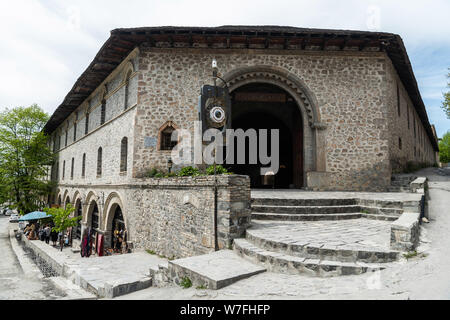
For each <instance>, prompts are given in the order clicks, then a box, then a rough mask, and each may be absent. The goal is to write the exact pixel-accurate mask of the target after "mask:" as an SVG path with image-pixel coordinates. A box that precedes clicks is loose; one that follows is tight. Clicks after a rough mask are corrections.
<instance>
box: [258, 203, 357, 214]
mask: <svg viewBox="0 0 450 320" xmlns="http://www.w3.org/2000/svg"><path fill="white" fill-rule="evenodd" d="M360 211H361V207H360V206H359V205H339V206H292V205H252V212H270V213H289V214H331V213H356V212H360Z"/></svg>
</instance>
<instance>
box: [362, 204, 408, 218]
mask: <svg viewBox="0 0 450 320" xmlns="http://www.w3.org/2000/svg"><path fill="white" fill-rule="evenodd" d="M361 212H363V213H364V212H366V213H370V214H385V215H390V216H398V217H399V216H401V215H402V213H403V209H398V208H380V207H369V206H361Z"/></svg>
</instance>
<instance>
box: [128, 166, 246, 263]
mask: <svg viewBox="0 0 450 320" xmlns="http://www.w3.org/2000/svg"><path fill="white" fill-rule="evenodd" d="M132 200H134V202H135V206H134V207H133V209H132V210H133V211H134V214H133V217H134V218H133V224H134V228H135V233H134V234H135V237H134V245H135V248H143V249H150V250H152V251H154V252H156V253H157V254H159V255H163V256H166V257H168V258H181V257H188V256H192V255H198V254H203V253H207V252H211V251H214V249H215V234H214V230H215V228H214V177H213V176H199V177H173V178H160V179H145V181H144V182H143V183H142V184H141V185H140V187H139V188H138V189H137V190H134V195H133V199H132ZM129 207H132V206H129ZM250 217H251V210H250V181H249V178H248V177H247V176H239V175H219V176H217V247H218V248H219V249H223V248H228V247H231V244H232V241H233V239H234V238H239V237H243V236H245V230H246V228H247V227H248V226H249V225H250V219H251V218H250Z"/></svg>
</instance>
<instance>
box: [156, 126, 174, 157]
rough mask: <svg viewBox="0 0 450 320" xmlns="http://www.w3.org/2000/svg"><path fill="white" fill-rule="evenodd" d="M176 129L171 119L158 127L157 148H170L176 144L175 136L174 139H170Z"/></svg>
mask: <svg viewBox="0 0 450 320" xmlns="http://www.w3.org/2000/svg"><path fill="white" fill-rule="evenodd" d="M175 130H177V128H176V126H175V124H173V123H172V121H168V122H166V123H165V124H164V125H163V126H162V127H161V128H160V129H159V136H158V139H159V143H158V145H159V150H172V149H173V148H174V147H175V146H176V144H177V143H178V141H177V139H176V138H177V136H175V141H172V133H173V132H174V131H175Z"/></svg>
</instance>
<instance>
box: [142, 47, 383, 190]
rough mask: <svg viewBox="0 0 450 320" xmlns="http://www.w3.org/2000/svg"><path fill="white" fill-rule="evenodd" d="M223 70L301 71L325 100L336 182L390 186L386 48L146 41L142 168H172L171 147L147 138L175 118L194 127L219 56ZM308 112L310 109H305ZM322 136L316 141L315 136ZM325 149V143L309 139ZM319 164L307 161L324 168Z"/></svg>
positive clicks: (331, 179) (320, 101) (329, 160)
mask: <svg viewBox="0 0 450 320" xmlns="http://www.w3.org/2000/svg"><path fill="white" fill-rule="evenodd" d="M213 58H215V59H216V60H217V62H218V65H219V69H220V72H221V74H226V73H229V72H231V71H233V70H236V69H238V68H242V67H248V66H261V65H264V66H271V67H276V68H280V69H281V70H285V72H286V74H288V73H289V74H293V75H295V76H296V77H297V78H299V79H300V80H301V81H302V82H303V83H304V84H305V86H306V87H307V88H308V91H309V93H311V95H313V98H312V100H313V101H316V102H317V105H315V106H314V107H315V108H316V112H317V114H318V115H320V120H321V122H322V123H325V124H326V128H325V130H324V131H325V132H324V137H325V138H324V142H323V147H324V148H325V151H326V152H325V154H326V155H325V157H326V165H325V166H326V168H324V170H323V169H322V171H325V172H326V173H327V175H328V177H327V179H326V180H327V181H328V185H326V186H322V188H327V189H334V190H382V189H383V188H384V187H385V186H387V185H388V184H389V178H390V165H389V149H388V148H389V131H388V130H389V128H388V123H387V120H386V117H387V111H386V109H385V108H384V107H383V103H384V97H383V95H384V93H385V85H384V82H385V81H386V76H385V72H386V66H385V63H386V62H385V61H386V56H385V54H384V53H376V52H343V53H342V52H322V53H317V52H304V51H292V52H288V53H286V51H279V52H277V51H276V50H273V51H270V53H268V51H267V50H213V49H210V50H204V49H157V48H149V47H147V46H145V44H144V45H142V46H141V47H140V54H139V81H138V111H137V114H136V121H135V123H136V127H135V128H136V135H135V144H134V153H135V158H134V168H135V170H136V174H138V175H139V174H140V173H141V172H144V171H145V170H148V169H149V168H150V167H157V168H161V169H165V167H166V163H167V159H168V157H169V156H170V153H166V152H161V151H158V150H157V148H156V146H145V144H144V141H145V139H146V138H147V139H148V138H154V139H157V136H158V130H159V128H160V127H161V126H162V125H163V124H164V123H165V122H167V121H173V122H174V123H175V124H176V125H177V126H178V127H179V128H184V129H189V130H191V132H193V121H194V120H196V119H197V103H198V95H199V89H200V87H201V86H202V85H203V84H210V83H211V82H212V80H211V75H210V73H211V70H210V64H211V60H212V59H213ZM303 118H304V119H307V118H308V117H307V116H306V115H303ZM314 143H315V142H314ZM308 147H312V148H317V149H320V150H322V149H323V147H322V146H319V147H317V146H309V145H307V146H305V148H308ZM317 170H318V168H307V171H317Z"/></svg>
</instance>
